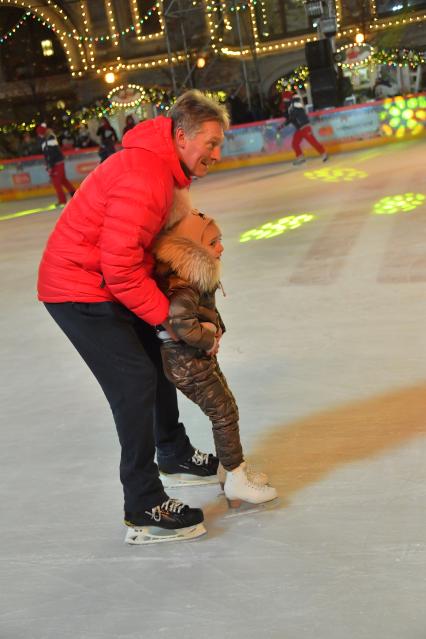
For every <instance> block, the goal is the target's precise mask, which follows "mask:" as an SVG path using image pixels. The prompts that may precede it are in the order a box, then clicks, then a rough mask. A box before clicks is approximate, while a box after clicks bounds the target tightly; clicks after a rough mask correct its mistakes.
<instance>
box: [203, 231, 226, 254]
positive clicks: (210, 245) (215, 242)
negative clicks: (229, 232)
mask: <svg viewBox="0 0 426 639" xmlns="http://www.w3.org/2000/svg"><path fill="white" fill-rule="evenodd" d="M202 244H203V247H204V248H205V249H206V250H207V251H208V253H209V254H210V255H211V256H212V257H214V258H215V259H216V260H220V256H221V255H222V253H223V246H222V234H221V232H220V229H219V228H218V227H217V226H216V224H213V222H212V223H211V224H209V225H208V227H207V228H206V230H205V231H204V234H203V239H202Z"/></svg>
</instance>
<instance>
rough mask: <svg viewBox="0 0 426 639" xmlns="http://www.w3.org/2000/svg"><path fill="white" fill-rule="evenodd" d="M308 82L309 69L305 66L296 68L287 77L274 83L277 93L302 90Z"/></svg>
mask: <svg viewBox="0 0 426 639" xmlns="http://www.w3.org/2000/svg"><path fill="white" fill-rule="evenodd" d="M307 82H309V69H308V67H307V66H300V67H297V68H296V69H295V70H294V71H293V73H291V74H290V75H289V76H284V77H283V78H280V79H279V80H277V82H276V83H275V88H276V89H277V91H279V92H281V91H295V90H296V89H297V88H298V89H304V88H305V85H306V83H307Z"/></svg>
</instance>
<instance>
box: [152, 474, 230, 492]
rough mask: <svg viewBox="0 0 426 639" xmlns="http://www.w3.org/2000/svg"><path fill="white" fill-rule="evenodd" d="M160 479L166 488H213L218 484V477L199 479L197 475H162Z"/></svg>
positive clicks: (211, 476) (210, 476)
mask: <svg viewBox="0 0 426 639" xmlns="http://www.w3.org/2000/svg"><path fill="white" fill-rule="evenodd" d="M160 479H161V481H162V482H163V486H164V487H165V488H180V487H181V486H211V485H212V484H218V483H219V480H218V478H217V475H209V476H208V477H197V475H185V474H184V473H180V474H173V475H168V474H167V473H160Z"/></svg>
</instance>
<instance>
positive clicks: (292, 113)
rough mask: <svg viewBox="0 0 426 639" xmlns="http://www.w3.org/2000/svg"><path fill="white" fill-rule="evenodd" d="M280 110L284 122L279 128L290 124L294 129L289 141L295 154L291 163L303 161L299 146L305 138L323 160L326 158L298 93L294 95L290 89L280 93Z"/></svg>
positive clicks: (303, 157)
mask: <svg viewBox="0 0 426 639" xmlns="http://www.w3.org/2000/svg"><path fill="white" fill-rule="evenodd" d="M280 110H281V112H282V114H283V116H284V123H283V125H282V126H281V127H279V128H282V127H283V126H287V125H288V124H292V125H293V126H294V128H295V129H296V131H295V133H294V135H293V140H292V142H291V146H292V147H293V150H294V152H295V154H296V159H295V160H294V162H293V164H302V162H305V156H304V155H303V152H302V149H301V146H300V145H301V142H302V141H303V140H306V142H308V143H309V144H310V145H311V146H313V147H314V149H316V150H317V151H318V153H319V154H320V155H321V156H322V161H323V162H325V161H326V160H328V155H327V153H326V151H325V148H324V147H323V145H322V144H321V142H319V141H318V140H317V138H316V137H315V135H314V132H313V130H312V127H311V125H310V123H309V117H308V115H307V113H306V111H305V107H304V105H303V102H302V99H301V98H300V97H299V96H298V95H294V94H293V93H292V92H291V91H283V92H282V94H281V101H280Z"/></svg>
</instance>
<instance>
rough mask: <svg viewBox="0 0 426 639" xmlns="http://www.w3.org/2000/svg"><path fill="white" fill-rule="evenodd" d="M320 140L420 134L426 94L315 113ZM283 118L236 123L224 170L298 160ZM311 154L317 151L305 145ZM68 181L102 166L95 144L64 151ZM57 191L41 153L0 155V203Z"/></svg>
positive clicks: (335, 146) (359, 145) (353, 143)
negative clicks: (8, 156)
mask: <svg viewBox="0 0 426 639" xmlns="http://www.w3.org/2000/svg"><path fill="white" fill-rule="evenodd" d="M310 120H311V125H312V128H313V129H314V132H315V135H316V136H317V138H318V139H319V140H320V142H322V144H324V146H325V148H326V150H327V152H328V153H329V154H333V153H340V152H344V151H352V150H356V149H364V148H369V147H372V146H378V145H382V144H389V143H393V142H399V141H401V140H409V139H414V138H419V137H422V136H424V135H425V132H426V94H425V93H418V94H415V95H410V96H404V97H403V96H397V97H395V98H386V99H385V100H380V101H374V102H367V103H365V104H357V105H351V106H347V107H341V108H337V109H325V110H323V111H315V112H314V113H312V114H311V115H310ZM281 124H282V119H281V118H278V119H274V120H264V121H261V122H253V123H249V124H240V125H237V126H233V127H231V128H230V129H229V131H226V132H225V141H224V145H223V149H222V160H221V162H220V163H219V164H218V165H217V166H215V167H213V169H212V170H214V171H223V170H227V169H234V168H239V167H245V166H255V165H259V164H269V163H272V162H288V161H291V160H293V159H294V152H293V150H292V148H291V141H292V137H293V133H294V129H293V127H292V126H288V127H283V128H282V129H281V130H279V128H278V127H279V126H280V125H281ZM304 152H305V153H306V155H307V156H314V155H316V152H315V151H314V150H313V149H311V148H310V147H308V146H306V145H305V146H304ZM64 155H65V168H66V173H67V177H68V179H69V180H70V181H71V182H72V183H73V185H74V186H75V187H77V186H78V185H79V184H80V183H81V182H82V181H83V179H84V178H85V177H86V176H87V175H88V174H89V173H90V172H91V171H92V170H93V169H94V168H95V167H96V166H97V165H98V163H99V156H98V149H97V147H93V148H90V149H84V150H71V151H65V152H64ZM50 194H54V190H53V187H52V186H51V184H50V182H49V179H48V175H47V172H46V168H45V164H44V159H43V156H40V155H35V156H31V157H26V158H13V159H8V160H1V159H0V201H7V200H19V199H25V198H28V197H36V196H43V195H50Z"/></svg>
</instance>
